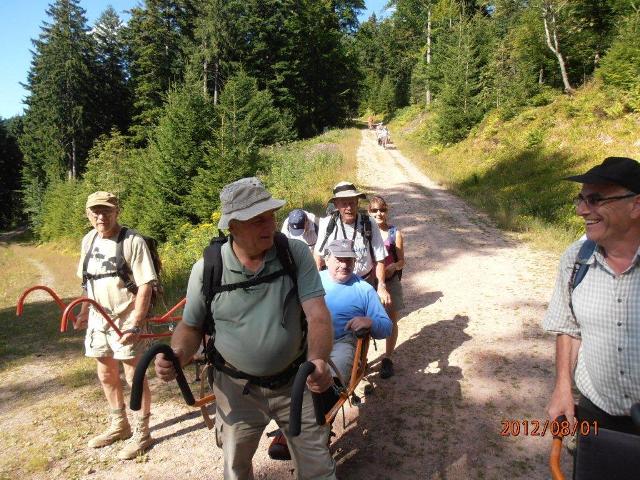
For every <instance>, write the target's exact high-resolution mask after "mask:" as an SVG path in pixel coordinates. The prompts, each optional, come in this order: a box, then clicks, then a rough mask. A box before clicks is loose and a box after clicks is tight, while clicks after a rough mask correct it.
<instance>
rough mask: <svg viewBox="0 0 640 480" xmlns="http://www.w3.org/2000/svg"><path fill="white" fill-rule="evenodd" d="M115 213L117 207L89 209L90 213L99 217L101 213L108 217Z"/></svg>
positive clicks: (94, 216)
mask: <svg viewBox="0 0 640 480" xmlns="http://www.w3.org/2000/svg"><path fill="white" fill-rule="evenodd" d="M114 213H116V209H115V208H106V209H104V210H91V209H89V214H90V215H91V216H92V217H93V218H98V217H99V216H100V215H102V216H103V217H108V216H110V215H113V214H114Z"/></svg>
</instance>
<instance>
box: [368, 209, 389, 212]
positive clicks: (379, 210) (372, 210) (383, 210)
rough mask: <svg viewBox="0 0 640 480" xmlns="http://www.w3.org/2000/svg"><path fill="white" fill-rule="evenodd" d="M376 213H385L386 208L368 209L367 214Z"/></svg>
mask: <svg viewBox="0 0 640 480" xmlns="http://www.w3.org/2000/svg"><path fill="white" fill-rule="evenodd" d="M378 212H382V213H386V212H387V209H386V208H370V209H369V213H378Z"/></svg>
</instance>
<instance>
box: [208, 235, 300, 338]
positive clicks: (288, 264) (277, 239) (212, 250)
mask: <svg viewBox="0 0 640 480" xmlns="http://www.w3.org/2000/svg"><path fill="white" fill-rule="evenodd" d="M227 241H228V237H226V236H224V235H219V236H218V237H215V238H214V239H212V240H211V242H210V243H209V245H208V246H207V247H206V248H205V249H204V253H203V255H202V256H203V258H204V269H203V273H202V294H203V295H204V297H205V305H206V317H205V333H206V334H207V335H214V334H215V325H214V319H213V313H212V312H211V303H212V302H213V298H214V297H215V296H216V294H218V293H221V292H230V291H232V290H236V289H237V288H247V287H251V286H254V285H259V284H261V283H268V282H271V281H273V280H275V279H277V278H280V277H282V276H283V275H289V277H290V278H291V280H292V281H293V288H292V289H291V290H290V291H289V293H288V294H287V296H286V298H285V304H286V302H288V301H289V300H290V298H291V296H292V295H297V294H298V278H297V275H296V264H295V262H294V260H293V255H292V254H291V250H290V248H289V239H288V238H287V236H286V235H285V234H283V233H281V232H276V233H275V234H274V237H273V242H274V244H275V246H276V256H277V257H278V260H279V261H280V263H281V264H282V269H281V270H278V271H276V272H273V273H270V274H268V275H264V276H261V277H255V278H252V279H251V280H247V281H245V282H238V283H231V284H227V285H222V284H221V283H222V267H223V266H222V252H221V250H222V245H224V244H225V243H227ZM305 324H306V323H305Z"/></svg>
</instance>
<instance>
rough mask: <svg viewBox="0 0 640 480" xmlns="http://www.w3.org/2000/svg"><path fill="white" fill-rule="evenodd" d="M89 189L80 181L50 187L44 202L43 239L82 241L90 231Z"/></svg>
mask: <svg viewBox="0 0 640 480" xmlns="http://www.w3.org/2000/svg"><path fill="white" fill-rule="evenodd" d="M89 193H90V192H89V191H88V190H87V188H86V186H85V185H84V183H83V182H80V181H78V180H68V181H59V182H56V183H53V184H51V185H49V187H48V188H47V190H46V192H45V194H44V199H43V202H42V224H41V226H40V228H39V230H38V231H37V234H38V236H39V237H40V239H42V240H45V241H50V240H55V239H70V240H73V241H79V240H80V239H81V238H82V237H83V235H84V234H85V233H86V232H87V231H88V229H89V228H90V225H89V221H88V220H87V217H86V215H85V208H84V206H85V203H86V200H87V195H88V194H89Z"/></svg>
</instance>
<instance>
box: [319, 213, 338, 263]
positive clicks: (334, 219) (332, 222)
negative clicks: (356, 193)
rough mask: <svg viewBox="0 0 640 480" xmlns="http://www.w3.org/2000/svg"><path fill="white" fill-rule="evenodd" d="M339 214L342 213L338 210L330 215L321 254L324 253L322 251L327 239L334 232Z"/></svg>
mask: <svg viewBox="0 0 640 480" xmlns="http://www.w3.org/2000/svg"><path fill="white" fill-rule="evenodd" d="M339 215H340V212H339V211H338V210H336V211H334V212H333V213H331V216H330V217H329V221H328V222H327V230H326V232H325V234H324V240H322V243H321V244H320V255H322V251H323V250H324V246H325V245H326V244H327V240H329V236H330V235H331V234H332V233H333V231H334V230H335V228H336V225H337V223H338V216H339Z"/></svg>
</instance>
